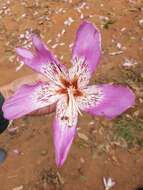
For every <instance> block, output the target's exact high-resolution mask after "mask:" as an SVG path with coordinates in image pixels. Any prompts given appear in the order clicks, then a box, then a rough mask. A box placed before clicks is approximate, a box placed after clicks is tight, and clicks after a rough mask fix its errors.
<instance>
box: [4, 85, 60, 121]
mask: <svg viewBox="0 0 143 190" xmlns="http://www.w3.org/2000/svg"><path fill="white" fill-rule="evenodd" d="M59 98H60V95H58V94H56V93H55V91H54V88H53V87H52V86H50V85H49V84H41V83H38V84H36V85H32V86H29V85H23V86H22V87H21V88H20V89H18V90H17V91H16V93H15V94H14V95H13V96H11V97H10V98H8V99H7V100H6V101H5V103H4V105H3V108H2V109H3V112H4V117H5V118H7V119H9V120H13V119H16V118H19V117H21V116H24V115H26V114H29V113H31V112H33V111H35V110H37V109H39V108H43V107H45V106H48V105H51V104H53V103H55V102H56V101H57V100H58V99H59Z"/></svg>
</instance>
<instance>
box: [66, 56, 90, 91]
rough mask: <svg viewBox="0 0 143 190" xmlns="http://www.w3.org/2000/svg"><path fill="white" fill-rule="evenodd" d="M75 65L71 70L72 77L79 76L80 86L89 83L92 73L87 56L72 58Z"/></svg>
mask: <svg viewBox="0 0 143 190" xmlns="http://www.w3.org/2000/svg"><path fill="white" fill-rule="evenodd" d="M72 64H73V67H72V68H71V69H70V70H69V76H70V79H74V78H75V77H77V78H78V86H79V88H83V87H85V86H86V85H87V84H88V83H89V79H90V73H89V71H88V65H87V63H86V60H85V58H77V57H75V58H74V59H73V60H72Z"/></svg>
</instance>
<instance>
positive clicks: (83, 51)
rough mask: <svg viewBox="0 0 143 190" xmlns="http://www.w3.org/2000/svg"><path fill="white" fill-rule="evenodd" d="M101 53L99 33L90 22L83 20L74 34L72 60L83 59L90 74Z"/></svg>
mask: <svg viewBox="0 0 143 190" xmlns="http://www.w3.org/2000/svg"><path fill="white" fill-rule="evenodd" d="M100 53H101V34H100V32H99V31H98V29H97V28H96V27H95V26H94V25H93V24H91V23H90V22H83V23H82V24H81V25H80V27H79V29H78V30H77V34H76V42H75V46H74V48H73V60H74V59H76V58H77V59H84V60H85V61H86V64H87V65H88V70H89V72H90V74H92V73H93V72H94V71H95V69H96V66H97V64H98V63H99V59H100Z"/></svg>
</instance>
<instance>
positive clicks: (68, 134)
mask: <svg viewBox="0 0 143 190" xmlns="http://www.w3.org/2000/svg"><path fill="white" fill-rule="evenodd" d="M77 117H78V113H77V111H75V110H74V109H73V110H72V112H71V114H69V105H67V99H66V98H64V99H61V100H60V101H59V102H58V104H57V110H56V118H55V120H54V125H53V136H54V145H55V154H56V164H57V166H58V167H60V166H62V165H63V163H64V161H65V160H66V158H67V155H68V152H69V150H70V147H71V144H72V142H73V139H74V136H75V133H76V124H77Z"/></svg>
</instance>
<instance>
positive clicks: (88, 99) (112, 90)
mask: <svg viewBox="0 0 143 190" xmlns="http://www.w3.org/2000/svg"><path fill="white" fill-rule="evenodd" d="M84 94H85V95H84V96H83V97H80V98H78V99H77V101H78V106H79V108H80V109H81V110H83V111H85V112H87V113H90V114H91V115H98V116H105V117H107V118H109V119H112V118H114V117H116V116H118V115H120V114H121V113H123V112H124V111H126V110H127V109H128V108H130V107H132V106H133V105H134V103H135V95H134V93H133V92H132V91H131V90H130V89H129V88H128V87H124V86H119V85H110V84H103V85H93V86H88V87H87V89H84Z"/></svg>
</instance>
